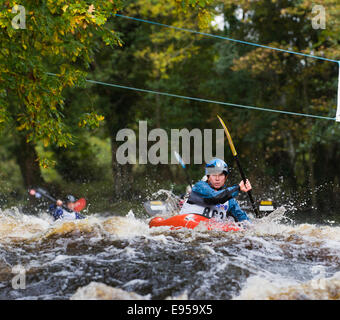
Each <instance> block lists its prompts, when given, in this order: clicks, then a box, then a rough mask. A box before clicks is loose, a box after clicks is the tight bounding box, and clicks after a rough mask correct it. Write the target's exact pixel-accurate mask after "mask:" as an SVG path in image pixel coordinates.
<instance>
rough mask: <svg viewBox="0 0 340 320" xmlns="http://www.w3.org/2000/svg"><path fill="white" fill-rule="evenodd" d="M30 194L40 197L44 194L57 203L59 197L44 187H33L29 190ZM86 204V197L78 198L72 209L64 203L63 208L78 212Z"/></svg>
mask: <svg viewBox="0 0 340 320" xmlns="http://www.w3.org/2000/svg"><path fill="white" fill-rule="evenodd" d="M29 194H30V195H31V196H35V197H36V198H39V196H38V195H41V196H43V197H44V198H46V199H48V200H51V201H52V202H54V203H56V202H57V199H55V198H54V197H52V196H51V195H50V194H49V193H48V192H47V191H46V190H44V189H41V188H37V189H36V190H34V189H31V190H30V191H29ZM85 206H86V200H85V199H84V198H81V199H79V200H77V201H76V202H74V203H73V204H72V207H73V208H72V209H73V210H72V209H70V208H68V207H66V206H64V205H62V208H63V209H65V210H66V211H68V212H72V211H76V212H79V211H81V210H82V209H84V208H85Z"/></svg>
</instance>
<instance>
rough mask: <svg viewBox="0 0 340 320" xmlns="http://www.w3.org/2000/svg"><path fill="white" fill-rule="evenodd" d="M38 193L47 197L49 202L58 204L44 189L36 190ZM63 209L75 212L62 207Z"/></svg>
mask: <svg viewBox="0 0 340 320" xmlns="http://www.w3.org/2000/svg"><path fill="white" fill-rule="evenodd" d="M36 191H37V192H38V193H40V194H41V195H42V196H43V197H45V198H46V199H48V200H51V201H52V202H57V200H56V199H55V198H53V197H52V196H51V195H50V194H48V193H47V192H46V191H45V190H44V189H41V188H37V190H36ZM61 207H62V208H63V209H65V210H66V211H67V212H73V210H71V209H69V208H68V207H66V206H64V205H62V206H61Z"/></svg>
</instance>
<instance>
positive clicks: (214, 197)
mask: <svg viewBox="0 0 340 320" xmlns="http://www.w3.org/2000/svg"><path fill="white" fill-rule="evenodd" d="M192 191H194V192H196V193H198V194H199V195H200V197H201V198H202V199H203V201H204V202H205V203H206V204H219V203H225V202H226V201H228V200H230V199H231V198H234V197H236V196H237V195H238V193H239V191H240V186H239V185H235V186H233V187H229V188H226V189H223V190H219V191H216V190H214V189H213V188H211V187H210V185H209V184H208V183H207V182H205V181H199V182H198V183H196V184H195V185H194V187H193V189H192Z"/></svg>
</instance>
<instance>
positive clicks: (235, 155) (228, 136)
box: [217, 115, 260, 218]
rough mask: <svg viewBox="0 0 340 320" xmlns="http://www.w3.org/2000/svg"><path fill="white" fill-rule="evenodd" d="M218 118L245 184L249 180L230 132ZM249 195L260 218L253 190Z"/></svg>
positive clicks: (219, 118) (256, 214) (256, 215)
mask: <svg viewBox="0 0 340 320" xmlns="http://www.w3.org/2000/svg"><path fill="white" fill-rule="evenodd" d="M217 118H218V120H220V122H221V124H222V127H223V129H224V132H225V134H226V136H227V139H228V142H229V146H230V149H231V152H232V154H233V156H234V159H235V160H236V163H237V167H238V170H239V171H240V174H241V177H242V180H243V182H244V184H245V183H246V181H247V179H246V176H245V174H244V172H243V170H242V167H241V164H240V161H239V159H238V156H237V152H236V149H235V146H234V143H233V140H232V139H231V136H230V133H229V131H228V129H227V126H226V125H225V123H224V121H223V120H222V119H221V117H219V116H218V115H217ZM247 194H248V196H249V200H250V202H251V205H252V207H253V211H254V213H255V217H256V218H258V217H259V216H260V215H259V211H258V210H257V208H256V205H255V201H254V199H253V196H252V193H251V190H249V191H248V192H247Z"/></svg>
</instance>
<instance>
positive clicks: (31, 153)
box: [15, 135, 45, 188]
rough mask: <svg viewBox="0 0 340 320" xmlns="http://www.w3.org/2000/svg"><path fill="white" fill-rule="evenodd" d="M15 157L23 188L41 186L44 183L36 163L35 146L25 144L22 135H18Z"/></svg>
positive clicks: (24, 138)
mask: <svg viewBox="0 0 340 320" xmlns="http://www.w3.org/2000/svg"><path fill="white" fill-rule="evenodd" d="M15 157H16V160H17V163H18V165H19V167H20V170H21V174H22V177H23V181H24V186H25V188H31V187H36V186H41V185H42V184H44V183H45V182H44V179H43V177H42V174H41V170H40V166H39V162H38V161H37V159H38V154H37V152H36V150H35V145H34V144H33V143H32V142H29V143H27V142H26V137H25V136H23V135H19V139H18V145H17V147H16V148H15Z"/></svg>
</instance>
